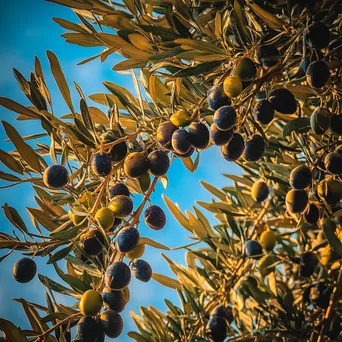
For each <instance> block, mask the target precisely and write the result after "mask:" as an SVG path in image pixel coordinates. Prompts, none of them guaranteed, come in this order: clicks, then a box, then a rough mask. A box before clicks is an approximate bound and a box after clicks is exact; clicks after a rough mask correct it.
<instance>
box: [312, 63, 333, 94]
mask: <svg viewBox="0 0 342 342" xmlns="http://www.w3.org/2000/svg"><path fill="white" fill-rule="evenodd" d="M329 77H330V71H329V68H328V66H327V64H326V63H325V62H323V61H316V62H312V63H310V65H309V66H308V68H307V70H306V81H307V82H308V84H309V85H310V86H312V87H314V88H322V87H324V86H325V85H326V84H327V82H328V80H329Z"/></svg>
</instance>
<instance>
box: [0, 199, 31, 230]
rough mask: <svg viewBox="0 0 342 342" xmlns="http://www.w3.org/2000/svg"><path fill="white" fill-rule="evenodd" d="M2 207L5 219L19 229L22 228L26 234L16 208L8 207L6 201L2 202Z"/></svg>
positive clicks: (24, 225) (25, 228) (24, 226)
mask: <svg viewBox="0 0 342 342" xmlns="http://www.w3.org/2000/svg"><path fill="white" fill-rule="evenodd" d="M3 208H4V212H5V215H6V217H7V219H8V220H9V221H10V222H11V223H12V224H13V225H14V226H15V227H17V228H18V229H19V230H22V231H24V232H25V233H27V234H28V230H27V227H26V224H25V222H24V220H23V219H22V218H21V216H20V215H19V213H18V211H17V209H15V208H12V207H10V206H9V205H8V204H7V203H5V204H4V206H3Z"/></svg>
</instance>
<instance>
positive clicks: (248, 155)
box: [243, 134, 266, 162]
mask: <svg viewBox="0 0 342 342" xmlns="http://www.w3.org/2000/svg"><path fill="white" fill-rule="evenodd" d="M265 149H266V145H265V141H264V138H263V137H262V136H261V135H260V134H253V135H252V137H251V138H250V139H249V140H247V141H246V146H245V149H244V151H243V158H244V159H245V160H246V161H249V162H256V161H258V160H259V159H261V158H262V156H263V155H264V152H265Z"/></svg>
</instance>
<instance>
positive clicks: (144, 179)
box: [138, 172, 151, 192]
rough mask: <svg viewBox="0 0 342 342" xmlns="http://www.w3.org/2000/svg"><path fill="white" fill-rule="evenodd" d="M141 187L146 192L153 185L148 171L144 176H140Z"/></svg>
mask: <svg viewBox="0 0 342 342" xmlns="http://www.w3.org/2000/svg"><path fill="white" fill-rule="evenodd" d="M138 181H139V185H140V188H141V190H142V191H143V192H146V191H147V190H148V189H149V188H150V185H151V177H150V174H149V173H148V172H146V173H144V174H143V175H142V176H140V177H139V178H138Z"/></svg>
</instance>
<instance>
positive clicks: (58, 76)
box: [47, 51, 75, 113]
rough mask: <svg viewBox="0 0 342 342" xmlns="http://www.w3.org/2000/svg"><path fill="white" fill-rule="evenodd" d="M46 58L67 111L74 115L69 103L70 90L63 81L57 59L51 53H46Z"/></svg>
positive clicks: (71, 105)
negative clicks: (67, 108)
mask: <svg viewBox="0 0 342 342" xmlns="http://www.w3.org/2000/svg"><path fill="white" fill-rule="evenodd" d="M47 56H48V59H49V62H50V67H51V71H52V74H53V76H54V78H55V80H56V83H57V85H58V88H59V90H60V92H61V94H62V96H63V98H64V101H65V103H66V104H67V106H68V107H69V109H70V110H71V112H72V113H75V110H74V106H73V104H72V101H71V94H70V89H69V87H68V83H67V81H66V79H65V76H64V74H63V70H62V68H61V66H60V64H59V62H58V59H57V57H56V55H55V54H54V53H53V52H51V51H47Z"/></svg>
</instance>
